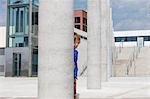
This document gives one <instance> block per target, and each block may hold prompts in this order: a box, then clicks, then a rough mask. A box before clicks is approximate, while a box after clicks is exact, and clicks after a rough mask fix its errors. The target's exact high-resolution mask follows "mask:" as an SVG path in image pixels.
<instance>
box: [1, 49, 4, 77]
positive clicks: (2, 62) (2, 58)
mask: <svg viewBox="0 0 150 99" xmlns="http://www.w3.org/2000/svg"><path fill="white" fill-rule="evenodd" d="M4 54H5V49H4V48H0V76H3V75H4V66H5V55H4Z"/></svg>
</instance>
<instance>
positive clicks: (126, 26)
mask: <svg viewBox="0 0 150 99" xmlns="http://www.w3.org/2000/svg"><path fill="white" fill-rule="evenodd" d="M111 1H112V12H113V13H112V15H113V17H112V19H113V27H114V30H115V31H122V30H141V29H145V30H147V29H150V0H111ZM5 2H6V0H0V26H2V25H5V20H6V19H5V18H6V6H5V5H6V3H5ZM86 2H87V0H74V4H75V5H74V9H84V10H86V9H87V4H86Z"/></svg>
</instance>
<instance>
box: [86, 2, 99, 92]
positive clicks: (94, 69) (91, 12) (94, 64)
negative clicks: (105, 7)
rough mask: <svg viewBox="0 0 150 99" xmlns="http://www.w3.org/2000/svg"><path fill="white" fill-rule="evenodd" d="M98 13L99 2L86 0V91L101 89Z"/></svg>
mask: <svg viewBox="0 0 150 99" xmlns="http://www.w3.org/2000/svg"><path fill="white" fill-rule="evenodd" d="M100 12H101V11H100V0H88V56H87V57H88V75H87V88H88V89H100V87H101V66H100V63H101V62H100V45H101V38H100V37H101V35H100V28H101V27H100V22H101V21H100Z"/></svg>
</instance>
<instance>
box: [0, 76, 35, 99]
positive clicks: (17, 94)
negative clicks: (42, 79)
mask: <svg viewBox="0 0 150 99" xmlns="http://www.w3.org/2000/svg"><path fill="white" fill-rule="evenodd" d="M37 91H38V86H37V78H9V77H8V78H4V77H0V99H36V97H37V93H38V92H37Z"/></svg>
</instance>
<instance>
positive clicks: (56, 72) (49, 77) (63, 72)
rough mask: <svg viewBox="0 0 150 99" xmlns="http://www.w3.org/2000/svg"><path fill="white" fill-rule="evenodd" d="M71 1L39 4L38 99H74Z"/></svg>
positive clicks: (58, 0)
mask: <svg viewBox="0 0 150 99" xmlns="http://www.w3.org/2000/svg"><path fill="white" fill-rule="evenodd" d="M73 35H74V32H73V0H40V4H39V72H38V73H39V74H38V76H39V77H38V81H39V83H38V85H39V86H38V87H39V93H38V94H39V96H38V99H73V98H74V92H73V91H74V90H73V88H74V84H73V82H74V76H73V69H74V61H73V59H74V58H73V42H74V39H73Z"/></svg>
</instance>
